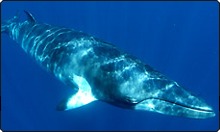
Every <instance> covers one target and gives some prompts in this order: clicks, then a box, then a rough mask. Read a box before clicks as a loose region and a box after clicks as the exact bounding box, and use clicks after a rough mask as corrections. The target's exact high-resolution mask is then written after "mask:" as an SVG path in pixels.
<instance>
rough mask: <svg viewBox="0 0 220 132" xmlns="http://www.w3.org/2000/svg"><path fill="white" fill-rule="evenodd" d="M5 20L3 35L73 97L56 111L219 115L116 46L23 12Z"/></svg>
mask: <svg viewBox="0 0 220 132" xmlns="http://www.w3.org/2000/svg"><path fill="white" fill-rule="evenodd" d="M25 14H26V16H27V20H25V21H23V22H19V15H15V16H14V17H13V18H12V19H9V20H7V21H3V22H2V25H1V33H6V34H8V35H9V36H10V38H12V39H13V40H15V41H16V42H17V43H18V44H19V45H20V46H21V47H22V49H23V50H24V51H25V52H26V53H27V54H29V55H30V56H31V57H32V58H33V59H34V60H36V62H37V63H38V64H40V65H41V67H43V68H44V69H45V70H46V71H48V72H50V73H51V74H53V75H54V76H55V77H56V78H57V79H58V80H60V81H62V82H63V83H64V84H66V85H67V87H71V88H72V89H73V94H72V95H71V96H69V97H67V98H65V99H63V100H62V101H61V102H60V103H59V104H58V105H57V109H58V110H61V111H63V110H70V109H74V108H78V107H81V106H84V105H86V104H89V103H91V102H93V101H96V100H99V101H103V102H107V103H109V104H112V105H115V106H118V107H121V108H126V109H134V110H146V111H151V112H157V113H161V114H166V115H172V116H182V117H188V118H197V119H205V118H209V117H214V116H215V112H214V111H213V109H212V107H210V106H209V105H208V104H207V103H206V102H205V101H204V100H202V99H200V98H198V97H196V96H194V95H193V94H191V93H190V92H188V91H187V90H185V89H184V88H183V87H182V86H180V85H179V84H178V83H177V82H175V81H174V80H172V79H169V78H168V77H166V76H165V75H163V74H161V73H160V72H158V71H157V70H154V69H153V68H152V67H150V66H149V65H147V64H145V63H143V62H141V61H140V60H139V59H137V58H135V57H134V56H132V55H129V54H127V53H125V52H123V51H121V50H118V49H117V48H116V47H115V46H114V45H112V44H110V43H108V42H105V41H103V40H101V39H98V38H96V37H93V36H91V35H89V34H86V33H83V32H81V31H76V30H74V29H68V28H63V27H57V26H52V25H49V24H44V23H39V22H37V21H36V19H35V18H34V17H33V15H32V14H31V13H29V12H27V11H25Z"/></svg>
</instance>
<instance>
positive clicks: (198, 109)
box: [139, 97, 213, 113]
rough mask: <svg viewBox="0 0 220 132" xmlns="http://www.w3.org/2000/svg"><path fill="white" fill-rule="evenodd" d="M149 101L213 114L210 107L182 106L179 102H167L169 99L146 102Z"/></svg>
mask: <svg viewBox="0 0 220 132" xmlns="http://www.w3.org/2000/svg"><path fill="white" fill-rule="evenodd" d="M148 99H155V100H160V101H164V102H167V103H170V104H173V105H177V106H180V107H184V108H187V109H191V110H193V111H198V112H204V113H213V110H212V109H211V108H209V107H204V108H198V107H192V106H189V105H185V104H181V103H178V102H175V101H170V100H167V99H161V98H155V97H152V98H147V99H145V100H148ZM142 101H144V100H142ZM142 101H140V102H142ZM140 102H139V103H140Z"/></svg>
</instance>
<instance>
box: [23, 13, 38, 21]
mask: <svg viewBox="0 0 220 132" xmlns="http://www.w3.org/2000/svg"><path fill="white" fill-rule="evenodd" d="M24 12H25V13H26V15H27V20H28V22H30V23H35V22H36V20H35V18H34V17H33V15H32V14H31V13H30V12H28V11H24Z"/></svg>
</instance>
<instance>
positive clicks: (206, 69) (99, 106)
mask: <svg viewBox="0 0 220 132" xmlns="http://www.w3.org/2000/svg"><path fill="white" fill-rule="evenodd" d="M1 7H2V19H3V20H6V19H9V18H12V17H13V16H14V15H15V14H16V12H17V11H20V15H21V21H23V20H25V18H26V17H25V15H24V13H23V12H22V11H23V10H28V11H30V12H31V13H33V15H34V16H35V18H36V19H37V20H38V21H39V22H45V23H48V24H52V25H59V26H65V27H69V28H74V29H77V30H81V31H83V32H86V33H89V34H92V35H94V36H96V37H98V38H101V39H103V40H105V41H107V42H111V43H113V44H115V45H116V46H117V47H118V48H119V49H123V51H126V52H128V53H130V54H132V55H134V56H136V57H138V58H139V59H141V60H142V61H143V62H145V63H147V64H150V65H151V66H152V67H154V68H155V69H157V70H159V71H161V72H162V73H164V74H165V75H167V76H168V77H170V78H172V79H174V80H176V81H177V82H178V83H179V84H181V85H182V86H184V87H186V88H187V89H188V90H190V91H191V92H193V93H195V94H196V95H198V96H199V97H201V98H203V99H204V100H206V102H207V103H208V104H210V105H211V106H213V108H214V110H215V112H216V114H217V115H216V116H215V117H214V118H209V119H204V120H197V119H189V118H183V117H173V116H166V115H161V114H158V113H152V112H147V111H134V110H126V109H121V108H117V107H114V106H112V105H109V104H106V103H103V102H94V103H91V104H89V105H87V106H85V107H81V108H79V109H75V110H70V111H66V112H59V111H56V110H55V108H56V105H57V103H58V102H59V101H60V100H61V99H62V98H64V97H65V95H67V94H68V93H70V92H72V89H71V88H67V87H66V86H65V85H63V84H62V83H61V82H59V81H58V80H56V79H55V78H54V77H53V76H51V75H50V74H48V73H47V72H46V71H44V70H42V69H41V68H40V67H39V66H38V65H37V64H36V63H35V62H34V61H33V60H32V59H31V58H30V57H29V56H27V55H26V54H25V53H24V52H23V51H22V49H21V48H20V47H19V45H18V44H16V43H15V42H14V41H13V40H12V39H10V38H9V37H8V36H7V35H2V58H1V59H2V80H1V81H2V88H1V93H2V117H1V118H2V130H217V129H218V116H219V115H218V92H219V91H218V87H219V83H218V80H219V77H218V73H219V70H218V66H219V65H218V63H219V61H218V59H219V58H218V54H219V50H218V49H219V45H218V35H219V32H218V29H219V27H218V15H219V14H218V3H217V2H3V3H2V4H1Z"/></svg>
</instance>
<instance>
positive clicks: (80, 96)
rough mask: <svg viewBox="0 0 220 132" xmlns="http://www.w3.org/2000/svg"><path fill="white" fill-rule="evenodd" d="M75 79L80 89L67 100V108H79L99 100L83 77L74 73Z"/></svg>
mask: <svg viewBox="0 0 220 132" xmlns="http://www.w3.org/2000/svg"><path fill="white" fill-rule="evenodd" d="M73 81H74V82H75V83H76V84H77V85H78V88H79V90H78V92H77V93H76V94H74V95H72V96H71V97H70V98H69V99H68V100H67V102H66V109H65V110H69V109H74V108H78V107H81V106H84V105H86V104H88V103H90V102H92V101H95V100H97V99H96V98H95V97H94V96H93V95H92V91H91V87H90V85H89V84H88V82H87V81H86V80H85V79H84V78H83V77H80V76H77V75H74V76H73Z"/></svg>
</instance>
